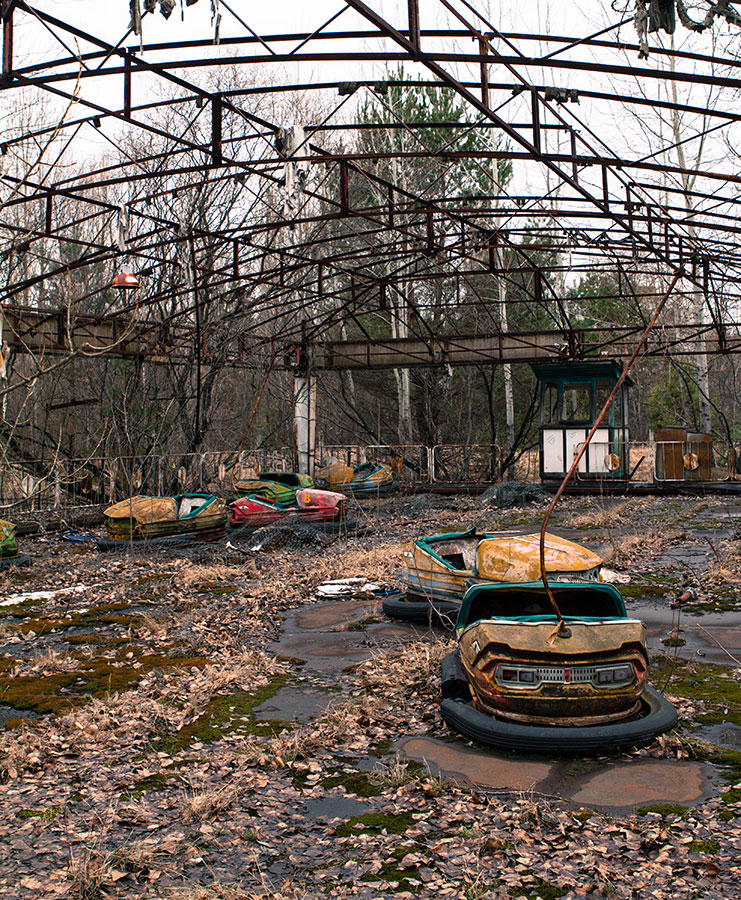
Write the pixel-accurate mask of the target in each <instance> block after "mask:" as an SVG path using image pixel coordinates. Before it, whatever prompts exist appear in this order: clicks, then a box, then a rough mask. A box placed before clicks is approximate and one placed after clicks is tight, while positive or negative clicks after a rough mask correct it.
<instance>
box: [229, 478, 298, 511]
mask: <svg viewBox="0 0 741 900" xmlns="http://www.w3.org/2000/svg"><path fill="white" fill-rule="evenodd" d="M312 487H314V479H313V478H312V477H311V476H310V475H300V474H299V473H298V472H261V473H260V477H259V478H243V479H241V480H240V481H237V482H235V484H234V490H235V492H236V495H237V497H259V498H260V499H261V500H265V501H267V502H268V503H271V504H272V505H273V506H286V507H290V506H293V505H294V504H295V502H296V491H298V490H300V489H301V488H312Z"/></svg>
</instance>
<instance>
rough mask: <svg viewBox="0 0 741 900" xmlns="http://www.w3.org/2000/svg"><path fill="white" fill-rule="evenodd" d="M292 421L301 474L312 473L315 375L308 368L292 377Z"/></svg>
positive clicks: (314, 454)
mask: <svg viewBox="0 0 741 900" xmlns="http://www.w3.org/2000/svg"><path fill="white" fill-rule="evenodd" d="M293 421H294V429H295V433H296V455H297V457H298V470H299V473H300V474H301V475H313V474H314V460H315V457H316V376H315V375H312V374H311V372H309V371H308V370H307V371H305V372H300V373H299V372H297V373H296V375H295V376H294V379H293Z"/></svg>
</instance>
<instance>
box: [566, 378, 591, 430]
mask: <svg viewBox="0 0 741 900" xmlns="http://www.w3.org/2000/svg"><path fill="white" fill-rule="evenodd" d="M589 388H590V386H589V385H588V384H565V385H564V388H563V415H562V418H561V421H562V422H591V421H592V403H591V400H592V398H591V391H590V389H589Z"/></svg>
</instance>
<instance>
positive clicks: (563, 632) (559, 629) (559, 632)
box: [540, 270, 684, 642]
mask: <svg viewBox="0 0 741 900" xmlns="http://www.w3.org/2000/svg"><path fill="white" fill-rule="evenodd" d="M683 276H684V271H682V270H680V271H679V272H677V273H676V275H674V277H673V278H672V281H671V283H670V285H669V287H668V288H667V290H666V292H665V293H664V295H663V296H662V297H661V300H659V303H658V305H657V306H656V309H655V310H654V313H653V315H652V316H651V320H650V321H649V323H648V325H646V328H645V329H644V331H643V334H642V335H641V337H640V339H639V340H638V343H637V344H636V345H635V348H634V350H633V353H632V354H631V356H630V359H629V360H628V362H627V363H626V364H625V366H624V367H623V372H622V374H621V376H620V378H618V380H617V382H616V383H615V386H614V387H613V389H612V391H611V393H610V396H609V397H608V398H607V400H606V401H605V405H604V406H603V407H602V409H601V411H600V413H599V415H598V416H597V418H596V420H595V422H594V425H592V428H591V430H590V432H589V434H588V435H587V437H586V440H585V441H584V443H583V444H582V445H581V448H580V449H579V452H578V453H577V454H576V456H575V457H574V461H573V462H572V463H571V467H570V468H569V471H568V472H567V473H566V475H565V476H564V479H563V481H562V482H561V484H560V485H559V488H558V490H557V491H556V494H555V496H554V498H553V500H551V503H550V506H549V507H548V509H547V510H546V513H545V516H544V518H543V524H542V526H541V529H540V577H541V579H542V581H543V587H544V588H545V591H546V594H547V595H548V600H549V601H550V604H551V606H552V607H553V611H554V612H555V614H556V617H557V618H558V622H557V623H556V627H555V628H554V629H553V631H552V632H551V634H550V636H549V638H548V640H549V642H550V641H552V640H553V639H554V638H555V637H557V636H560V637H564V638H567V637H570V636H571V631H570V630H569V628H567V626H566V624H565V623H564V620H563V616H562V615H561V610H560V609H559V608H558V604H557V603H556V598H555V596H554V595H553V590H552V589H551V586H550V584H549V583H548V575H547V574H546V571H545V535H546V529H547V528H548V523H549V521H550V518H551V514H552V513H553V510H554V509H555V508H556V504H557V503H558V501H559V500H560V499H561V497H562V496H563V493H564V491H565V490H566V486H567V485H568V483H569V481H570V480H571V477H572V475H573V474H574V472H575V471H576V470H577V468H578V466H579V463H580V462H581V459H582V457H583V456H584V454H585V453H586V450H587V447H588V446H589V443H590V441H591V440H592V438H593V437H594V435H595V432H596V431H597V429H598V428H599V427H600V425H601V424H602V420H603V419H604V417H605V415H606V414H607V410H608V409H609V408H610V405H611V404H612V401H613V400H614V399H615V397H616V396H617V393H618V391H619V390H620V388H621V387H622V386H623V382H624V381H625V379H626V378H627V377H628V373H629V372H630V370H631V368H632V366H633V363H634V362H635V361H636V359H638V357H639V356H640V353H641V351H642V350H643V347H644V345H645V343H646V341H647V340H648V336H649V335H650V334H651V331H652V330H653V328H654V326H655V325H656V322H657V320H658V318H659V316H660V315H661V311H662V310H663V308H664V306H665V304H666V301H667V300H668V299H669V297H670V296H671V294H672V291H673V290H674V288H675V287H676V284H677V282H678V281H679V279H680V278H682V277H683Z"/></svg>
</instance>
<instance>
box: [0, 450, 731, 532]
mask: <svg viewBox="0 0 741 900" xmlns="http://www.w3.org/2000/svg"><path fill="white" fill-rule="evenodd" d="M695 444H700V446H695ZM590 452H591V455H592V456H593V457H594V458H599V454H600V453H602V455H603V456H605V457H607V455H608V453H609V454H615V455H616V456H617V457H618V458H619V459H620V461H621V462H622V464H623V468H624V471H625V473H626V475H627V476H629V477H630V480H631V481H632V482H635V483H644V484H645V483H652V482H658V483H665V482H682V481H695V482H696V481H698V480H708V481H732V480H739V479H741V473H739V468H741V466H739V463H741V445H731V444H726V443H715V444H713V445H712V447H710V446H709V445H708V444H701V442H692V441H681V442H680V441H660V442H648V441H631V442H628V443H620V444H618V445H616V444H615V443H613V444H610V445H607V444H606V443H605V444H604V446H600V445H599V443H597V444H595V443H593V444H592V446H591V447H590ZM320 454H321V455H320V457H319V459H318V461H317V466H320V465H322V464H324V463H326V462H327V461H328V460H330V459H336V460H339V461H340V462H343V463H344V464H346V465H353V466H356V465H359V464H360V463H363V462H366V461H368V462H383V463H386V464H388V465H390V466H391V467H392V469H393V470H394V475H395V477H396V479H397V481H398V482H399V483H400V484H402V485H404V486H407V487H413V486H414V485H423V484H456V483H465V484H482V483H490V482H494V481H497V480H499V473H500V465H501V449H500V448H499V447H498V446H497V445H496V444H477V445H466V444H438V445H436V446H434V447H427V446H425V445H424V444H408V445H401V444H398V445H393V444H378V445H368V446H361V445H333V446H323V447H322V448H321V450H320ZM668 461H669V462H671V464H672V467H673V468H671V471H669V470H668V468H667V465H668ZM295 467H296V455H295V453H294V451H293V450H292V449H291V448H290V447H281V448H277V449H273V450H264V449H260V450H243V451H241V452H236V451H221V452H218V451H213V452H207V453H190V454H188V453H180V454H162V455H156V454H152V455H150V456H146V457H91V458H87V459H57V460H54V461H52V462H49V463H48V464H47V465H46V466H42V465H38V464H37V465H36V466H35V467H34V470H33V471H30V469H25V468H24V467H23V466H21V465H20V464H18V463H10V464H6V465H5V466H3V467H1V468H0V518H8V519H11V520H17V519H19V518H24V517H25V518H29V517H30V518H37V517H38V518H41V516H42V515H43V516H44V517H45V518H47V517H56V518H60V519H65V518H67V517H71V516H72V515H74V514H76V513H80V512H85V511H90V510H95V509H102V508H104V507H105V506H106V505H109V504H111V503H114V502H116V501H118V500H121V499H124V498H126V497H131V496H133V495H135V494H154V495H168V494H177V493H192V492H199V491H205V492H208V493H213V494H217V495H220V496H231V495H232V494H233V493H234V484H235V482H237V481H239V480H240V479H241V478H251V477H255V476H257V475H258V474H259V473H260V472H263V471H280V472H290V471H295ZM595 474H596V473H593V474H592V478H594V475H595ZM604 474H605V477H609V473H607V472H606V473H604ZM514 476H515V480H517V481H536V480H538V478H539V476H538V456H537V453H533V454H526V455H525V456H523V457H522V459H521V460H519V462H518V465H517V467H516V469H515V472H514ZM588 477H589V475H585V474H583V473H582V474H581V475H580V476H579V478H581V479H583V478H588Z"/></svg>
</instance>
